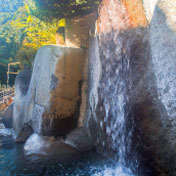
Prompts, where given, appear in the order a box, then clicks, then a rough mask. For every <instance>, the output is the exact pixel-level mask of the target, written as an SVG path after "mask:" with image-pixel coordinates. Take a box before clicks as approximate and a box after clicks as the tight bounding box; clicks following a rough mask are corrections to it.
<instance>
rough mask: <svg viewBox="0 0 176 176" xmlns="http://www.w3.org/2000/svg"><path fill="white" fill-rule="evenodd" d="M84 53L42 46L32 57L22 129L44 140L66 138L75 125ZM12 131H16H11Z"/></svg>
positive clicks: (79, 102)
mask: <svg viewBox="0 0 176 176" xmlns="http://www.w3.org/2000/svg"><path fill="white" fill-rule="evenodd" d="M84 59H85V50H82V49H76V48H61V47H58V46H54V45H51V46H44V47H42V48H40V49H39V51H38V52H37V55H36V59H35V63H34V68H33V72H32V78H31V82H30V86H29V89H28V92H27V95H26V97H25V104H24V106H23V107H24V111H25V112H24V114H23V116H17V117H16V119H18V121H20V122H21V123H22V124H23V126H24V125H25V124H29V123H30V124H31V126H32V129H33V130H34V132H36V133H38V134H42V135H46V136H59V135H66V134H67V133H68V132H70V131H71V130H72V129H74V128H75V127H76V125H77V122H78V118H79V111H80V104H81V86H82V81H83V76H82V75H83V74H82V71H83V65H84ZM15 129H16V128H15Z"/></svg>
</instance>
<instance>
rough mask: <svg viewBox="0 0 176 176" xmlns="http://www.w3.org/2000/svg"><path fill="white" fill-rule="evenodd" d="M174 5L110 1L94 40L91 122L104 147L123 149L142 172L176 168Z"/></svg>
mask: <svg viewBox="0 0 176 176" xmlns="http://www.w3.org/2000/svg"><path fill="white" fill-rule="evenodd" d="M135 4H138V8H141V9H139V10H136V11H132V9H133V8H132V6H134V5H135ZM151 5H153V6H151ZM143 7H144V8H143ZM149 7H151V9H153V10H154V11H153V12H152V11H150V10H151V9H146V8H149ZM175 8H176V4H175V2H174V1H167V0H165V1H158V3H152V4H151V3H150V2H148V1H144V2H143V4H142V1H135V3H132V4H131V3H130V1H118V2H117V1H103V3H102V5H101V8H100V10H99V15H100V16H99V18H98V20H97V23H96V27H95V33H93V35H94V37H93V36H92V39H91V42H90V48H89V91H88V111H87V120H86V123H85V125H86V127H87V128H88V130H89V135H90V136H91V138H92V139H93V141H95V142H96V145H97V147H99V148H100V149H102V151H103V150H104V149H106V151H109V153H113V152H114V153H117V151H118V155H117V158H118V159H119V160H120V162H122V163H124V164H125V165H127V166H129V167H130V168H132V171H133V172H134V173H135V174H137V175H161V173H162V174H165V175H170V176H171V175H175V174H176V173H175V166H176V164H175V160H174V158H175V157H176V156H175V150H174V148H175V146H176V145H175V142H176V140H175V132H174V131H175V130H174V129H175V119H176V118H175V100H174V99H175V98H174V97H175V88H174V87H175V75H176V74H175V58H176V55H175V54H176V50H175V46H176V45H175V25H174V20H176V19H175V17H174V15H173V14H174V13H173V12H174V11H175ZM109 9H111V10H109ZM147 10H148V11H147ZM141 11H143V12H142V13H141ZM138 12H140V13H139V14H138ZM149 12H151V13H150V14H148V13H149ZM141 14H142V15H141ZM152 14H153V16H152ZM145 15H146V17H145ZM134 17H135V18H134ZM141 17H142V18H141ZM117 19H118V20H117ZM150 20H151V21H150ZM165 144H167V145H165ZM113 155H114V154H113ZM136 161H138V164H135V162H136ZM147 168H148V170H147ZM144 170H145V172H143V171H144Z"/></svg>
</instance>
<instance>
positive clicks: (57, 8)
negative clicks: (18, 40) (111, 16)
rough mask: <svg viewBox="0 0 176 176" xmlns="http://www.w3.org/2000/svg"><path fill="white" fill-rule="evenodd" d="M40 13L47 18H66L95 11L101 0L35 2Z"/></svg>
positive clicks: (41, 0) (49, 0)
mask: <svg viewBox="0 0 176 176" xmlns="http://www.w3.org/2000/svg"><path fill="white" fill-rule="evenodd" d="M35 2H36V4H37V7H38V11H40V13H41V14H43V16H44V17H45V18H46V17H47V16H48V14H49V18H66V17H70V16H76V15H84V14H88V13H90V12H93V11H95V10H96V9H97V8H98V5H99V3H100V2H101V0H35Z"/></svg>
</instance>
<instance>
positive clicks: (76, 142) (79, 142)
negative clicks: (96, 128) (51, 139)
mask: <svg viewBox="0 0 176 176" xmlns="http://www.w3.org/2000/svg"><path fill="white" fill-rule="evenodd" d="M65 143H66V144H68V145H71V146H72V147H74V148H76V149H77V150H78V151H79V152H87V151H92V150H93V149H94V145H93V141H91V139H90V137H89V136H88V134H87V131H86V129H85V128H84V127H80V128H76V129H74V130H73V131H72V132H71V133H69V134H68V135H67V136H66V139H65Z"/></svg>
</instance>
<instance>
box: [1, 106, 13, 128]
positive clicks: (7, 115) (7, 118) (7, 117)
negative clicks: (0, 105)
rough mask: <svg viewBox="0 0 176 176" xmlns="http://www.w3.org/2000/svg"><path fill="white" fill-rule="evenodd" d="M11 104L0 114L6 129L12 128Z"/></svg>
mask: <svg viewBox="0 0 176 176" xmlns="http://www.w3.org/2000/svg"><path fill="white" fill-rule="evenodd" d="M12 117H13V103H12V104H11V105H10V106H9V107H8V108H7V109H6V111H5V112H4V113H3V114H2V122H3V123H4V125H5V127H6V128H12Z"/></svg>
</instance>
